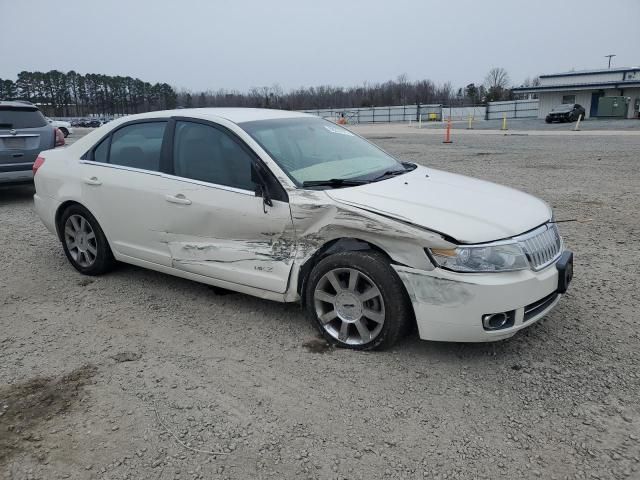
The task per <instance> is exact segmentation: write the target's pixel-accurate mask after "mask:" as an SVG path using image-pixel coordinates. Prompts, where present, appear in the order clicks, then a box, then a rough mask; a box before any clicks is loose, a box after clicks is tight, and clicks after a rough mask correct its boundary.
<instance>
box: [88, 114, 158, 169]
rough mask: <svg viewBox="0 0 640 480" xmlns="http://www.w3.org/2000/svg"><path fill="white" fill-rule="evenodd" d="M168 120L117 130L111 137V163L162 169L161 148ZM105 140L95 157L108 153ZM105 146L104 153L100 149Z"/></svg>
mask: <svg viewBox="0 0 640 480" xmlns="http://www.w3.org/2000/svg"><path fill="white" fill-rule="evenodd" d="M166 126H167V122H148V123H135V124H133V125H128V126H126V127H123V128H121V129H119V130H117V131H116V132H115V133H114V134H113V135H112V137H111V148H110V151H109V163H111V164H113V165H122V166H125V167H132V168H140V169H143V170H152V171H156V172H157V171H158V170H160V150H161V149H162V137H163V136H164V129H165V127H166ZM106 143H107V141H106V140H105V141H103V142H102V143H101V144H100V145H99V146H98V148H96V150H95V151H94V159H95V161H97V162H99V161H101V160H99V159H98V158H96V157H97V156H98V155H102V158H104V153H106V149H107V147H106V146H105V144H106ZM102 148H104V151H105V152H104V153H103V152H102V151H100V150H101V149H102Z"/></svg>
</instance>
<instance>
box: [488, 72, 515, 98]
mask: <svg viewBox="0 0 640 480" xmlns="http://www.w3.org/2000/svg"><path fill="white" fill-rule="evenodd" d="M510 82H511V81H510V80H509V74H508V73H507V71H506V70H505V69H504V68H501V67H494V68H492V69H491V70H489V73H488V74H487V76H486V77H485V80H484V83H485V87H486V88H487V97H486V99H487V101H489V102H491V101H499V100H508V99H509V98H510V97H511V90H510V89H509V83H510Z"/></svg>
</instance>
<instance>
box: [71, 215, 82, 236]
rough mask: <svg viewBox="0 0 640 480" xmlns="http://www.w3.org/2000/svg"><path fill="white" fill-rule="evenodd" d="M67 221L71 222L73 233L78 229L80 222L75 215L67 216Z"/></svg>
mask: <svg viewBox="0 0 640 480" xmlns="http://www.w3.org/2000/svg"><path fill="white" fill-rule="evenodd" d="M69 221H70V222H71V225H72V227H73V230H74V231H75V233H77V232H79V231H80V224H79V223H78V219H77V218H76V216H75V215H72V216H70V217H69Z"/></svg>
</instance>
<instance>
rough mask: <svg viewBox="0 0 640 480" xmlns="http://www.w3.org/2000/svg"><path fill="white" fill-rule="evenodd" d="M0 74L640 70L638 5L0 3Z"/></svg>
mask: <svg viewBox="0 0 640 480" xmlns="http://www.w3.org/2000/svg"><path fill="white" fill-rule="evenodd" d="M0 25H1V27H0V78H11V79H15V77H16V74H17V73H18V72H20V71H21V70H40V71H46V70H50V69H58V70H63V71H68V70H76V71H78V72H80V73H104V74H109V75H123V76H126V75H129V76H134V77H139V78H141V79H143V80H146V81H150V82H167V83H169V84H171V85H173V86H176V87H178V88H188V89H192V90H196V91H197V90H207V89H214V90H215V89H218V88H227V89H239V90H247V89H248V88H250V87H252V86H261V85H272V84H274V83H279V84H280V85H282V86H283V87H284V88H285V89H289V88H294V87H298V86H311V85H321V84H333V85H345V86H347V85H358V84H362V83H363V82H365V81H366V82H370V83H374V82H381V81H385V80H388V79H392V78H396V77H397V76H398V75H399V74H402V73H406V74H407V75H408V76H409V79H410V80H418V79H425V78H429V79H432V80H434V81H435V82H437V83H440V82H445V81H451V82H452V83H453V85H454V86H455V87H458V86H464V85H466V84H467V83H470V82H476V83H478V82H482V81H483V79H484V76H485V74H486V72H487V71H488V70H489V69H490V68H491V67H494V66H499V67H504V68H505V69H506V70H507V71H508V72H509V75H510V77H511V80H512V83H514V84H520V83H521V82H522V81H523V80H524V79H525V78H526V77H529V76H535V75H539V74H544V73H553V72H558V71H566V70H571V69H584V68H601V67H606V65H607V64H606V62H607V60H606V59H605V58H604V57H603V56H604V55H606V54H609V53H615V54H617V57H615V58H614V60H613V65H614V66H640V1H639V0H607V1H606V2H605V1H602V0H536V1H524V0H523V1H521V0H437V1H431V0H413V1H409V0H387V1H381V0H108V1H107V0H103V1H94V0H63V1H57V2H54V1H52V0H0Z"/></svg>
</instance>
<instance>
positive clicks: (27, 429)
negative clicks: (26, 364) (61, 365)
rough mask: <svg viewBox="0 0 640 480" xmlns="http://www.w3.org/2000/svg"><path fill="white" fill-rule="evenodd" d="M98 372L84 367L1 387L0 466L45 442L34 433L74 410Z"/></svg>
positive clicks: (90, 367) (88, 366) (92, 367)
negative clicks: (49, 422) (56, 375)
mask: <svg viewBox="0 0 640 480" xmlns="http://www.w3.org/2000/svg"><path fill="white" fill-rule="evenodd" d="M96 372H97V368H96V367H95V366H93V365H84V366H82V367H80V368H77V369H75V370H73V371H72V372H71V373H68V374H66V375H62V376H59V377H36V378H33V379H31V380H28V381H26V382H22V383H17V384H14V385H3V386H0V465H3V464H6V463H7V462H8V461H9V459H10V458H11V457H12V456H14V455H16V454H17V453H19V452H22V451H25V450H29V449H30V445H37V444H38V443H39V442H40V441H42V438H41V437H40V435H39V434H37V433H35V431H36V430H38V426H39V425H40V424H41V423H43V422H45V421H47V420H50V419H52V418H54V417H56V416H59V415H61V414H63V413H65V412H67V411H69V410H71V409H72V408H73V407H74V406H75V405H76V404H77V403H78V402H79V399H80V392H81V390H82V389H83V387H84V386H85V385H87V384H88V383H89V382H90V380H91V378H92V377H93V376H94V375H95V374H96Z"/></svg>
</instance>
